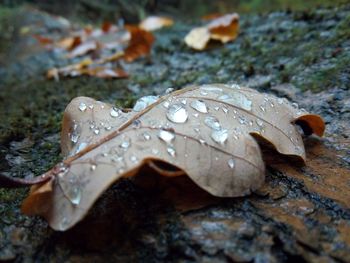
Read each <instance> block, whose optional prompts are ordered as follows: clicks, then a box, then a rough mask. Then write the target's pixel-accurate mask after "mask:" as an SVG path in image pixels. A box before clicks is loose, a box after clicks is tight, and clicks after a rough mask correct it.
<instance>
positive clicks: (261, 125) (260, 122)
mask: <svg viewBox="0 0 350 263" xmlns="http://www.w3.org/2000/svg"><path fill="white" fill-rule="evenodd" d="M255 122H256V124H258V126H259V127H263V125H264V122H263V121H262V120H260V119H257V120H256V121H255Z"/></svg>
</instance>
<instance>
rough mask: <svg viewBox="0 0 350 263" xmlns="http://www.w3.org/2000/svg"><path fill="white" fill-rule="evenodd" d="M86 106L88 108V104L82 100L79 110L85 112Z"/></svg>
mask: <svg viewBox="0 0 350 263" xmlns="http://www.w3.org/2000/svg"><path fill="white" fill-rule="evenodd" d="M86 108H87V106H86V104H85V103H84V102H80V104H79V110H80V111H82V112H84V111H86Z"/></svg>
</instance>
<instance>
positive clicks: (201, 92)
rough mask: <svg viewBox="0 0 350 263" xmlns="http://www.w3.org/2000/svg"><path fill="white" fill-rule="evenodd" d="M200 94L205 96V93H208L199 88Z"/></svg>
mask: <svg viewBox="0 0 350 263" xmlns="http://www.w3.org/2000/svg"><path fill="white" fill-rule="evenodd" d="M200 94H201V95H202V96H207V95H208V92H206V91H204V90H201V91H200Z"/></svg>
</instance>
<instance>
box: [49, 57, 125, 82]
mask: <svg viewBox="0 0 350 263" xmlns="http://www.w3.org/2000/svg"><path fill="white" fill-rule="evenodd" d="M122 55H123V53H116V54H114V55H113V56H111V57H108V58H105V59H104V60H100V61H97V62H93V61H92V60H91V59H89V58H88V59H84V60H82V61H80V62H79V63H77V64H73V65H68V66H66V67H63V68H53V69H50V70H49V71H48V72H47V78H49V79H52V78H53V79H55V80H56V81H58V80H59V76H65V77H78V76H82V75H87V76H91V77H98V78H104V79H110V78H127V77H128V74H127V73H126V72H125V71H124V70H123V69H121V68H119V67H116V68H115V67H113V65H112V64H105V65H101V64H104V63H106V62H108V61H113V60H116V59H118V58H119V57H121V56H122Z"/></svg>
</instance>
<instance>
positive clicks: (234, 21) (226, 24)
mask: <svg viewBox="0 0 350 263" xmlns="http://www.w3.org/2000/svg"><path fill="white" fill-rule="evenodd" d="M238 21H239V16H238V14H227V15H223V16H220V17H217V18H215V19H212V20H211V21H210V22H209V23H208V24H207V25H205V26H203V27H196V28H194V29H192V30H191V31H190V32H189V33H188V34H187V35H186V37H185V43H186V44H187V45H188V46H189V47H191V48H193V49H196V50H203V49H205V48H206V47H207V45H208V43H209V41H210V40H218V41H220V42H222V43H227V42H229V41H232V40H234V39H236V37H237V35H238V30H239V23H238Z"/></svg>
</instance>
